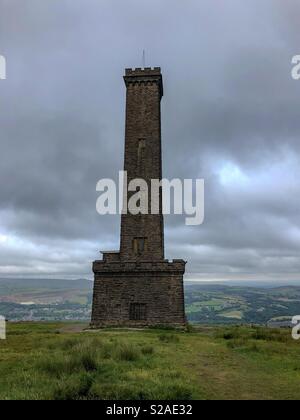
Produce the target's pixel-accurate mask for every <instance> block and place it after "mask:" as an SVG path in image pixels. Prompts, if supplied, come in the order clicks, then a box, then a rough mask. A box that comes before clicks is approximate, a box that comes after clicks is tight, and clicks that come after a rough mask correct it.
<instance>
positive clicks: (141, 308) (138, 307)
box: [129, 303, 147, 321]
mask: <svg viewBox="0 0 300 420" xmlns="http://www.w3.org/2000/svg"><path fill="white" fill-rule="evenodd" d="M129 318H130V320H131V321H145V320H146V319H147V305H146V304H145V303H131V304H130V310H129Z"/></svg>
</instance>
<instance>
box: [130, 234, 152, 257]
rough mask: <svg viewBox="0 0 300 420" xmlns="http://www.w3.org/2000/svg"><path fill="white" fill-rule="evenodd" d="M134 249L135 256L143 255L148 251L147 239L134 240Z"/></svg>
mask: <svg viewBox="0 0 300 420" xmlns="http://www.w3.org/2000/svg"><path fill="white" fill-rule="evenodd" d="M132 248H133V253H134V255H143V254H144V253H145V252H146V251H147V249H148V241H147V238H134V240H133V246H132Z"/></svg>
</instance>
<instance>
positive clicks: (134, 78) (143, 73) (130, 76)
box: [124, 67, 164, 97]
mask: <svg viewBox="0 0 300 420" xmlns="http://www.w3.org/2000/svg"><path fill="white" fill-rule="evenodd" d="M124 81H125V84H126V87H127V88H128V87H129V86H130V85H144V86H151V85H153V84H157V85H158V87H159V91H160V95H161V97H162V96H163V94H164V90H163V80H162V74H161V68H160V67H153V68H152V67H145V68H141V67H137V68H135V69H126V70H125V76H124Z"/></svg>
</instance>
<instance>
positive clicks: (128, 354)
mask: <svg viewBox="0 0 300 420" xmlns="http://www.w3.org/2000/svg"><path fill="white" fill-rule="evenodd" d="M116 355H117V358H118V359H119V360H123V361H126V362H134V361H135V360H138V359H139V358H140V351H139V349H138V348H137V347H135V346H133V345H132V344H128V343H124V344H121V343H120V344H119V345H118V347H117V351H116Z"/></svg>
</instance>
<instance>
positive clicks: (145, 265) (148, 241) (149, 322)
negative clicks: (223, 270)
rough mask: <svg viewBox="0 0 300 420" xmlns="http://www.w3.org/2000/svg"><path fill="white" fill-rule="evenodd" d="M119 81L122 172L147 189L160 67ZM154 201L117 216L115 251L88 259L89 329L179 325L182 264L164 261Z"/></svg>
mask: <svg viewBox="0 0 300 420" xmlns="http://www.w3.org/2000/svg"><path fill="white" fill-rule="evenodd" d="M124 80H125V84H126V88H127V94H126V129H125V159H124V161H125V163H124V170H125V171H127V174H128V182H130V181H131V180H133V179H136V178H142V179H144V180H145V181H146V182H147V184H148V188H150V183H151V180H152V179H158V180H161V178H162V156H161V112H160V102H161V98H162V96H163V81H162V75H161V70H160V68H154V69H150V68H146V69H134V70H133V69H127V70H126V72H125V76H124ZM131 195H132V194H131ZM131 195H130V194H128V200H129V199H130V197H131ZM158 202H159V204H160V206H159V207H160V208H159V212H158V214H154V215H151V214H147V215H142V214H138V215H131V214H127V215H125V214H124V215H122V218H121V244H120V252H105V253H103V260H101V261H95V262H94V265H93V271H94V274H95V285H94V298H93V311H92V326H93V327H106V326H134V327H137V326H155V325H174V326H182V325H184V324H185V312H184V291H183V275H184V272H185V262H184V261H183V260H175V261H173V262H169V261H166V260H165V259H164V224H163V214H162V211H161V203H162V193H161V191H160V193H159V197H158ZM150 208H151V200H149V210H150Z"/></svg>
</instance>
